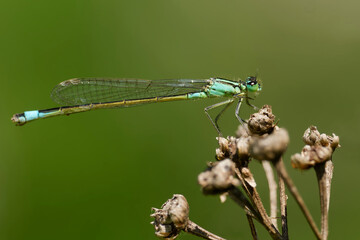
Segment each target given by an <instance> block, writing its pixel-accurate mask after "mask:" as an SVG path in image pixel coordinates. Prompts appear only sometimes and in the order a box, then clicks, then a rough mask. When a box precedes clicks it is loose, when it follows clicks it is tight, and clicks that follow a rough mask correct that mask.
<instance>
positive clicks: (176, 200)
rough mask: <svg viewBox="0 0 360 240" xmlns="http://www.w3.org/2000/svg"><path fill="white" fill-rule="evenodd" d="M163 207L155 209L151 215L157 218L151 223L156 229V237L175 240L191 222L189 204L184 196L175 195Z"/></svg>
mask: <svg viewBox="0 0 360 240" xmlns="http://www.w3.org/2000/svg"><path fill="white" fill-rule="evenodd" d="M161 207H162V208H161V209H156V208H153V209H152V210H153V211H154V213H153V214H151V215H150V216H151V217H154V218H155V220H154V221H153V222H151V224H153V225H154V227H155V235H156V236H158V237H162V238H167V239H175V238H176V237H177V236H178V234H179V232H180V230H182V229H184V228H185V227H186V225H187V223H188V221H189V204H188V202H187V201H186V198H185V197H184V196H183V195H181V194H174V195H173V197H172V198H171V199H169V200H167V201H166V202H165V203H164V204H163V205H162V206H161Z"/></svg>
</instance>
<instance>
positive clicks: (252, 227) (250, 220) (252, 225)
mask: <svg viewBox="0 0 360 240" xmlns="http://www.w3.org/2000/svg"><path fill="white" fill-rule="evenodd" d="M246 218H247V220H248V223H249V227H250V232H251V236H252V238H253V240H257V239H258V237H257V233H256V228H255V224H254V221H253V219H252V217H251V216H250V215H249V214H246Z"/></svg>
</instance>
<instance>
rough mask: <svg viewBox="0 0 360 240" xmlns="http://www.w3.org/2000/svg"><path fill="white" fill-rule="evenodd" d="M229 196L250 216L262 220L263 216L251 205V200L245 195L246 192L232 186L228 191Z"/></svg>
mask: <svg viewBox="0 0 360 240" xmlns="http://www.w3.org/2000/svg"><path fill="white" fill-rule="evenodd" d="M228 194H229V197H230V198H231V199H232V200H233V201H234V202H235V203H237V204H238V205H239V206H240V207H242V208H243V209H244V210H245V212H246V214H247V215H248V216H251V217H253V218H255V219H257V220H258V221H259V222H260V219H261V216H260V214H259V212H258V211H257V210H256V209H254V207H253V206H252V205H251V203H250V201H249V200H248V199H247V198H246V197H245V196H244V194H243V193H242V192H241V191H240V190H239V189H238V188H237V187H232V188H231V189H229V191H228Z"/></svg>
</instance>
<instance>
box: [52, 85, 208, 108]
mask: <svg viewBox="0 0 360 240" xmlns="http://www.w3.org/2000/svg"><path fill="white" fill-rule="evenodd" d="M208 84H209V80H206V79H198V80H194V79H171V80H140V79H114V78H75V79H70V80H66V81H64V82H61V83H59V84H58V85H57V86H56V87H55V88H54V89H53V90H52V93H51V98H52V99H53V100H54V101H55V102H57V103H59V104H65V105H82V104H90V103H105V102H114V101H122V100H133V99H144V98H152V97H162V96H174V95H181V94H186V93H190V92H199V91H201V90H203V89H204V88H205V87H206V86H207V85H208Z"/></svg>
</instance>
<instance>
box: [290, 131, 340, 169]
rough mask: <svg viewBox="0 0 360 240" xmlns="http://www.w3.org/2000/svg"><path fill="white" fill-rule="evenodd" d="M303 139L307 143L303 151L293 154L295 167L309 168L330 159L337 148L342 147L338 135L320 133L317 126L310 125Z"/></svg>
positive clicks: (292, 159) (292, 161)
mask: <svg viewBox="0 0 360 240" xmlns="http://www.w3.org/2000/svg"><path fill="white" fill-rule="evenodd" d="M303 140H304V142H305V143H306V144H307V145H305V146H304V148H303V149H302V151H301V153H296V154H294V155H292V156H291V165H292V167H293V168H299V169H308V168H311V167H313V166H315V165H316V164H318V163H323V162H325V161H328V160H330V159H331V157H332V154H333V152H334V151H335V149H336V148H338V147H340V145H339V141H340V139H339V137H338V136H336V135H335V134H332V136H328V135H326V134H324V133H323V134H320V132H319V131H318V130H317V128H316V127H315V126H310V127H309V128H308V129H306V130H305V133H304V136H303Z"/></svg>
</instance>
